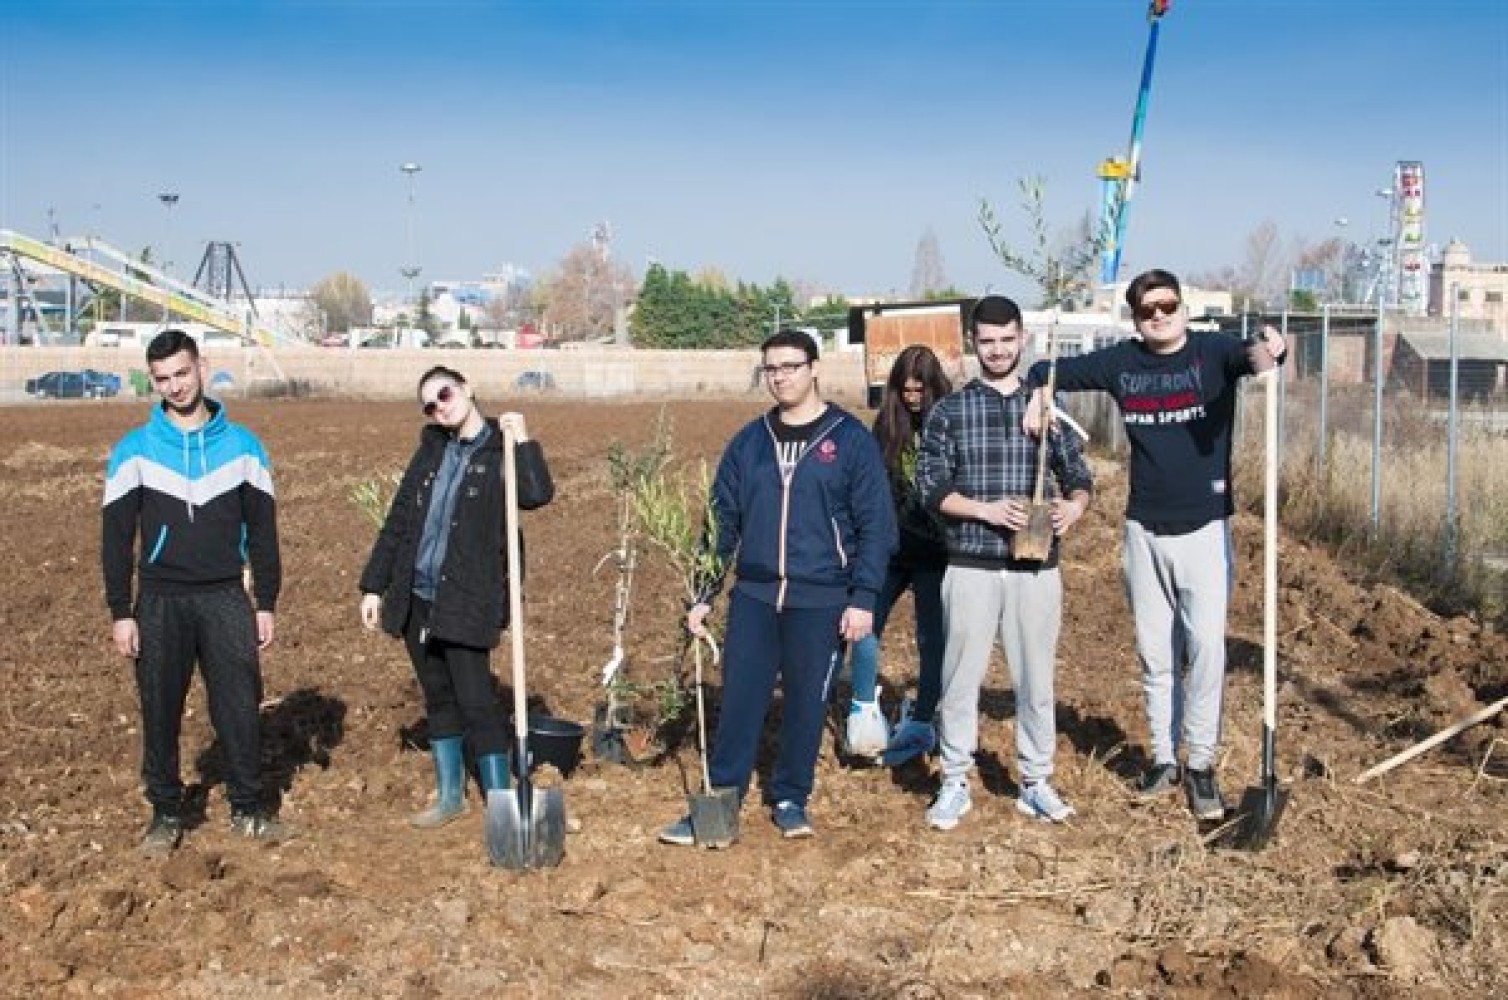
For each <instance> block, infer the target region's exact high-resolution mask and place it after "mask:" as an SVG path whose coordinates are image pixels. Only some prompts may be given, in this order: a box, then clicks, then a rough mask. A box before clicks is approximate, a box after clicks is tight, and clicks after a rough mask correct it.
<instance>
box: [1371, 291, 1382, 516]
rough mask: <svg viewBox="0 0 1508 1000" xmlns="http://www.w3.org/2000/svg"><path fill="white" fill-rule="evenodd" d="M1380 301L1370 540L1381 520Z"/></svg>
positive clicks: (1374, 344) (1374, 336)
mask: <svg viewBox="0 0 1508 1000" xmlns="http://www.w3.org/2000/svg"><path fill="white" fill-rule="evenodd" d="M1383 316H1384V311H1383V306H1382V302H1381V301H1379V302H1378V303H1377V325H1376V328H1375V329H1374V330H1373V331H1372V541H1373V542H1376V541H1377V539H1378V538H1379V537H1380V533H1379V528H1380V526H1381V520H1382V320H1383Z"/></svg>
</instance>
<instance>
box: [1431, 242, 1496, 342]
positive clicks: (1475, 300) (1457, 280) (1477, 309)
mask: <svg viewBox="0 0 1508 1000" xmlns="http://www.w3.org/2000/svg"><path fill="white" fill-rule="evenodd" d="M1452 287H1454V288H1455V289H1456V302H1457V308H1458V309H1459V312H1458V313H1457V315H1459V316H1460V317H1461V318H1462V319H1479V320H1486V321H1487V323H1489V324H1490V325H1491V327H1492V330H1493V332H1494V333H1496V334H1497V335H1498V336H1499V337H1508V304H1505V302H1504V299H1505V298H1508V264H1476V263H1473V262H1472V259H1471V250H1470V249H1468V248H1467V246H1466V244H1465V243H1462V242H1461V241H1460V240H1451V241H1450V245H1448V246H1447V247H1446V248H1445V252H1444V253H1443V254H1441V255H1440V262H1439V263H1438V264H1436V265H1435V266H1434V267H1433V268H1431V270H1430V276H1429V314H1430V315H1431V316H1442V317H1449V316H1450V313H1451V304H1450V289H1451V288H1452Z"/></svg>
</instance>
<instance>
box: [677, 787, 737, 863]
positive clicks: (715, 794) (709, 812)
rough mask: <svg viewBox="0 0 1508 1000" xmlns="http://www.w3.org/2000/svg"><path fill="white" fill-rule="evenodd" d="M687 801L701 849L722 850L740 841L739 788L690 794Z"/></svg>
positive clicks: (694, 833)
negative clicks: (704, 793)
mask: <svg viewBox="0 0 1508 1000" xmlns="http://www.w3.org/2000/svg"><path fill="white" fill-rule="evenodd" d="M686 801H687V803H688V805H689V807H690V813H691V833H692V835H693V836H694V837H696V844H697V846H698V847H708V848H712V849H714V850H720V849H722V848H724V847H731V846H732V845H733V843H734V841H736V840H738V806H739V802H738V789H736V788H714V789H712V793H711V794H710V795H688V796H687V797H686Z"/></svg>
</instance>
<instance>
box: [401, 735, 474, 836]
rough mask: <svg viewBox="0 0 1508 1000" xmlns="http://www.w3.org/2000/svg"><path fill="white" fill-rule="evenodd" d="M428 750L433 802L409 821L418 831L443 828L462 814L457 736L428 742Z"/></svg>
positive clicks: (462, 773) (462, 780)
mask: <svg viewBox="0 0 1508 1000" xmlns="http://www.w3.org/2000/svg"><path fill="white" fill-rule="evenodd" d="M429 751H430V754H431V755H432V756H433V757H434V759H435V803H434V805H432V806H430V807H429V808H428V809H426V810H424V811H423V812H420V813H415V814H414V815H413V817H412V818H411V819H410V820H409V823H411V824H412V825H414V826H416V827H418V828H419V829H421V830H433V829H435V828H436V827H441V826H444V825H445V824H447V823H449V822H451V821H452V820H454V819H457V818H459V817H460V816H461V814H462V813H464V812H465V811H466V766H465V762H464V760H463V755H462V752H461V737H459V736H446V737H443V738H441V739H438V740H430V741H429Z"/></svg>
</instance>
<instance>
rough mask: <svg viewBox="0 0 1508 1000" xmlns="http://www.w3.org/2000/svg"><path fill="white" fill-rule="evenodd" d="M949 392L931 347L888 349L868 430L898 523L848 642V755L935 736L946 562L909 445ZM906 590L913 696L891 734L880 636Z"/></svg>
mask: <svg viewBox="0 0 1508 1000" xmlns="http://www.w3.org/2000/svg"><path fill="white" fill-rule="evenodd" d="M952 391H953V385H952V383H951V382H949V380H948V376H947V375H946V374H945V373H944V372H943V368H942V363H941V362H940V361H938V359H937V355H936V354H933V353H932V351H931V349H930V348H928V347H925V346H923V345H921V344H912V345H911V346H910V347H907V348H906V349H905V350H903V351H901V353H900V354H899V355H897V356H896V359H895V362H894V363H893V364H892V365H891V367H890V377H889V378H888V379H887V380H886V382H885V395H884V398H883V400H882V401H881V403H880V412H879V415H878V416H877V417H875V421H874V436H875V438H876V440H877V441H878V442H879V445H880V450H881V452H883V454H884V456H885V468H886V471H887V472H888V473H889V477H890V493H891V498H892V499H893V501H894V502H895V513H896V521H897V522H898V524H899V527H900V536H901V541H900V547H899V548H898V549H897V550H896V552H895V555H893V556H892V557H891V559H890V566H889V569H888V570H887V572H886V574H885V586H884V589H883V590H881V591H880V594H879V598H878V600H877V601H876V602H875V609H874V631H873V633H872V634H871V635H870V636H869V637H868V638H865V639H863V640H860V641H859V642H857V643H855V644H854V647H853V653H852V656H851V659H850V661H849V663H850V668H851V671H852V677H853V694H852V699H853V700H852V703H851V704H850V705H849V713H848V725H847V727H846V732H845V736H846V738H847V739H846V742H847V745H848V752H849V753H851V754H854V755H855V756H864V757H877V756H881V755H883V760H884V763H885V764H886V765H888V766H895V765H897V764H900V763H903V762H905V761H907V760H910V759H911V758H912V757H915V756H918V755H919V754H923V753H926V752H928V751H929V750H931V749H932V747H933V746H934V745H935V744H936V742H937V735H936V731H935V730H934V729H933V727H932V713H933V711H934V710H935V709H936V707H937V699H938V695H939V694H940V691H941V687H942V655H943V616H942V578H943V571H944V570H945V569H947V565H948V549H947V545H946V543H945V541H944V537H943V528H942V524H941V522H940V521H938V519H937V517H936V515H934V514H933V513H932V512H930V511H928V510H927V509H926V508H925V507H924V506H923V505H922V500H921V494H920V493H919V492H918V491H917V486H916V451H917V442H918V440H919V438H920V435H921V429H922V423H923V421H925V420H926V418H927V413H928V412H929V411H930V410H931V409H932V405H933V404H934V403H936V402H937V401H938V400H939V399H941V398H942V397H944V396H946V395H947V394H948V393H950V392H952ZM907 590H910V591H911V595H912V600H913V601H914V603H915V606H916V645H917V650H918V653H919V657H920V669H919V672H918V680H917V696H916V701H915V703H914V704H912V705H910V707H909V710H908V709H903V710H902V713H901V722H900V725H899V726H898V727H897V728H896V731H895V734H894V736H893V737H892V736H891V735H890V734H888V733H887V732H886V727H885V719H884V716H883V715H882V714H881V713H880V709H879V704H878V697H877V693H878V692H877V683H878V680H879V660H880V639H881V636H882V633H883V632H884V630H885V622H886V620H887V619H888V618H889V616H890V610H891V608H893V607H894V606H895V602H896V601H898V600H899V599H900V597H901V595H902V594H904V593H905V592H906V591H907Z"/></svg>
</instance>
